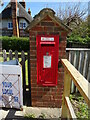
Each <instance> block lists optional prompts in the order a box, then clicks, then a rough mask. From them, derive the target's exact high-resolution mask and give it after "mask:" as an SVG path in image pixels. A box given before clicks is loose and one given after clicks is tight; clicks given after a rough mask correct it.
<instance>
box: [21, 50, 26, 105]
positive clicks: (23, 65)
mask: <svg viewBox="0 0 90 120" xmlns="http://www.w3.org/2000/svg"><path fill="white" fill-rule="evenodd" d="M21 59H22V75H23V96H24V98H23V103H24V104H25V91H26V74H25V54H24V51H22V52H21Z"/></svg>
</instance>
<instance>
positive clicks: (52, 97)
mask: <svg viewBox="0 0 90 120" xmlns="http://www.w3.org/2000/svg"><path fill="white" fill-rule="evenodd" d="M57 26H58V24H57V23H56V22H53V21H52V19H51V18H49V17H46V18H45V19H43V20H42V21H41V22H40V23H39V24H38V25H36V27H34V28H32V29H31V30H30V31H29V36H30V65H31V73H30V75H31V98H32V100H31V101H32V106H35V107H61V105H62V94H63V81H64V68H63V67H62V65H61V62H60V59H61V58H65V57H66V36H67V33H66V31H65V29H63V28H62V27H60V26H59V27H57ZM37 35H59V36H60V37H62V38H63V39H62V40H61V41H60V43H59V64H60V65H59V68H58V80H57V86H55V87H45V86H41V85H37V49H36V36H37Z"/></svg>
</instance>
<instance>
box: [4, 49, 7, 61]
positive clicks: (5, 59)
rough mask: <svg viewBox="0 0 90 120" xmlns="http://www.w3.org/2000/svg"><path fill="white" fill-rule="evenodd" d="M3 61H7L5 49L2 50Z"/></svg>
mask: <svg viewBox="0 0 90 120" xmlns="http://www.w3.org/2000/svg"><path fill="white" fill-rule="evenodd" d="M3 61H7V54H6V50H3Z"/></svg>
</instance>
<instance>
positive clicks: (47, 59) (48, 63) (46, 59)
mask: <svg viewBox="0 0 90 120" xmlns="http://www.w3.org/2000/svg"><path fill="white" fill-rule="evenodd" d="M43 61H44V68H51V56H43Z"/></svg>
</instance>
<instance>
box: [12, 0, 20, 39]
mask: <svg viewBox="0 0 90 120" xmlns="http://www.w3.org/2000/svg"><path fill="white" fill-rule="evenodd" d="M11 8H12V22H13V36H17V37H19V29H18V20H17V0H11Z"/></svg>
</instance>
